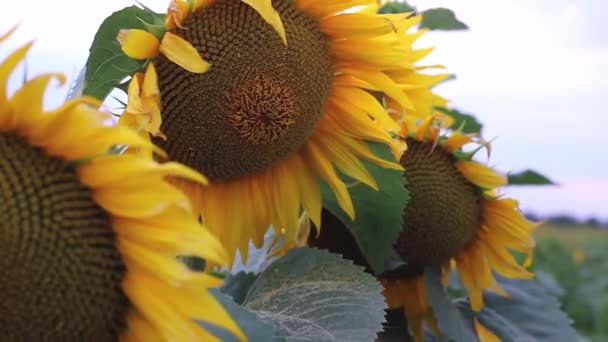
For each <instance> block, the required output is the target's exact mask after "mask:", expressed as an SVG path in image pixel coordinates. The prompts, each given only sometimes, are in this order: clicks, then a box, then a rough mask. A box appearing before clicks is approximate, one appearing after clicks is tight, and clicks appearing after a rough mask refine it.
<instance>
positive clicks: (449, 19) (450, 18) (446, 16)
mask: <svg viewBox="0 0 608 342" xmlns="http://www.w3.org/2000/svg"><path fill="white" fill-rule="evenodd" d="M420 28H428V29H431V30H466V29H468V28H469V27H468V26H467V25H465V24H464V23H463V22H461V21H460V20H458V19H456V15H455V14H454V12H453V11H452V10H450V9H447V8H431V9H429V10H426V11H424V12H422V22H421V23H420Z"/></svg>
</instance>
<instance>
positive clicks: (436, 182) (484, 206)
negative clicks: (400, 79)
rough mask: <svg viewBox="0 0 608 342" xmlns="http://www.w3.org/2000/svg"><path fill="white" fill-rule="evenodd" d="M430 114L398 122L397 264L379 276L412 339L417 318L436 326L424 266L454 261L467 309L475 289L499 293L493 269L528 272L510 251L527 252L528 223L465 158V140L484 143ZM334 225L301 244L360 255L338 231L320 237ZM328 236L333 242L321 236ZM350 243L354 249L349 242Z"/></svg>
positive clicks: (499, 180) (496, 179)
mask: <svg viewBox="0 0 608 342" xmlns="http://www.w3.org/2000/svg"><path fill="white" fill-rule="evenodd" d="M436 119H437V118H436V117H435V116H430V117H428V118H426V119H425V120H423V121H422V122H421V123H420V124H419V125H418V126H416V127H411V126H408V125H407V124H403V129H402V134H403V136H404V138H403V140H404V142H405V143H406V144H407V151H405V153H404V154H403V156H402V157H401V160H400V163H401V165H402V166H403V167H404V169H405V172H404V175H405V178H406V179H407V189H408V190H409V192H410V201H409V203H408V205H407V207H406V209H405V210H404V213H403V214H404V227H403V231H402V233H401V235H400V236H399V237H398V239H397V241H396V243H395V245H394V248H395V251H396V252H397V254H399V256H400V257H401V259H402V260H403V262H404V265H403V266H401V267H399V268H397V269H394V270H391V271H388V272H385V273H384V274H381V275H380V276H379V278H380V280H381V282H382V284H383V285H384V288H385V291H384V295H385V298H386V301H387V304H388V306H389V308H391V309H398V308H403V311H404V314H405V316H406V317H407V320H408V326H409V327H410V329H411V330H412V333H413V335H414V336H415V337H416V338H417V340H418V341H422V336H423V323H424V322H426V323H427V324H428V325H429V326H430V327H431V328H433V329H434V330H436V327H437V324H436V321H435V317H434V314H433V311H432V308H431V307H430V305H429V302H428V299H427V296H426V290H425V289H424V286H423V280H422V273H423V271H424V268H425V267H442V268H443V269H444V275H447V271H448V270H449V269H450V268H451V267H452V266H453V267H455V268H456V269H457V271H458V273H459V276H460V279H461V281H462V284H463V285H464V287H465V288H466V290H467V291H468V294H469V298H470V302H471V307H472V308H473V310H475V311H479V310H481V308H482V306H483V297H482V292H483V290H493V291H496V292H497V293H499V294H501V295H507V293H506V292H505V291H504V290H503V289H502V288H501V287H500V286H499V284H498V283H497V282H496V279H495V277H494V275H493V272H496V273H498V274H500V275H502V276H505V277H510V278H522V279H523V278H530V277H532V276H533V275H532V273H530V272H529V271H527V270H526V268H525V266H526V264H527V263H529V261H530V260H526V262H525V263H524V265H521V264H520V263H518V262H517V261H516V259H515V258H514V256H513V254H512V251H517V252H521V253H525V254H527V255H528V256H531V252H532V249H533V247H534V240H533V239H532V237H531V234H532V231H533V229H534V227H535V224H533V223H532V222H529V221H528V220H527V219H526V218H525V217H524V216H523V215H522V213H521V212H520V211H519V209H518V203H517V202H516V201H515V200H513V199H508V198H500V197H498V196H497V195H496V189H497V188H498V187H500V186H502V185H505V184H506V179H505V177H504V176H502V175H500V174H498V173H497V172H495V171H494V170H492V169H491V168H489V167H487V166H485V165H483V164H480V163H478V162H476V161H474V160H473V156H474V154H475V152H476V151H477V150H479V149H477V150H475V151H472V152H465V151H463V150H462V147H463V146H464V145H466V144H469V143H479V144H480V146H482V147H483V146H485V147H488V148H489V145H488V144H487V143H483V142H482V141H481V140H479V139H476V138H475V137H474V136H471V135H466V134H462V133H460V132H453V133H452V134H451V135H449V136H447V137H446V136H440V132H441V131H440V128H439V127H438V125H436V123H437V122H436ZM409 128H411V129H409ZM346 229H347V228H345V227H344V228H342V230H345V231H347V230H346ZM337 231H338V229H336V228H335V227H331V229H327V227H326V229H323V230H322V231H321V238H310V237H309V243H310V244H311V245H313V246H318V247H324V248H328V247H329V248H330V249H331V250H332V251H334V252H337V253H344V254H345V255H346V256H347V257H349V258H351V259H353V260H355V262H357V261H359V260H364V259H363V258H362V257H361V256H359V255H360V252H357V253H359V254H357V253H353V252H352V251H353V247H344V246H342V245H343V243H344V242H345V241H349V240H348V239H346V238H345V237H344V236H340V237H338V238H336V235H331V236H329V235H328V237H325V238H323V235H324V234H335V232H337ZM311 235H314V234H311ZM333 240H335V241H337V242H332V243H329V242H328V241H333ZM351 240H352V238H351ZM351 244H355V245H354V246H355V248H357V247H356V243H355V242H354V240H352V243H351ZM347 245H348V243H347ZM357 249H358V248H357ZM476 326H480V325H479V324H478V323H476ZM484 329H485V328H483V327H481V328H479V327H477V331H478V334H480V335H482V334H483V335H485V336H486V339H487V340H488V341H490V340H491V332H490V331H488V330H487V329H485V330H484Z"/></svg>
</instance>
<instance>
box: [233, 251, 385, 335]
mask: <svg viewBox="0 0 608 342" xmlns="http://www.w3.org/2000/svg"><path fill="white" fill-rule="evenodd" d="M228 287H232V286H228ZM381 290H382V289H381V287H380V285H379V283H378V282H377V281H376V279H375V278H374V277H372V276H371V275H369V274H367V273H365V272H363V270H362V268H361V267H359V266H355V265H353V264H352V262H350V261H347V260H344V259H342V258H341V257H340V256H338V255H335V254H331V253H329V252H327V251H321V250H316V249H311V248H298V249H293V250H291V251H289V252H288V253H287V254H286V255H285V256H283V257H282V258H280V259H278V260H277V261H275V262H274V263H273V264H272V265H271V266H269V267H268V268H267V269H266V270H265V271H264V272H262V273H261V274H260V275H259V276H258V278H257V279H256V280H255V281H254V282H253V284H252V286H251V287H250V288H249V290H248V292H247V295H246V297H245V300H244V301H243V306H244V308H246V309H248V310H251V311H252V312H255V313H256V315H257V316H258V317H259V318H260V319H262V320H263V321H265V322H267V323H269V324H270V325H272V326H273V327H274V329H275V336H276V337H279V338H284V339H285V340H286V341H319V342H323V341H354V342H356V341H371V340H373V339H374V338H375V336H376V334H377V333H378V331H380V330H381V329H382V322H383V321H384V309H385V307H386V304H385V303H384V297H382V294H381Z"/></svg>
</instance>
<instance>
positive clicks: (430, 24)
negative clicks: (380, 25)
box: [378, 1, 469, 31]
mask: <svg viewBox="0 0 608 342" xmlns="http://www.w3.org/2000/svg"><path fill="white" fill-rule="evenodd" d="M415 11H416V7H414V6H412V5H410V4H408V3H407V2H405V1H403V2H389V3H386V4H384V6H382V7H380V9H379V10H378V13H380V14H385V13H408V12H415ZM420 15H422V21H421V22H420V28H427V29H430V30H444V31H453V30H467V29H468V28H469V27H468V26H467V25H466V24H465V23H463V22H462V21H460V20H458V19H457V18H456V15H455V14H454V12H453V11H452V10H450V9H447V8H431V9H428V10H426V11H424V12H422V13H420Z"/></svg>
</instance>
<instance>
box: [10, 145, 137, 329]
mask: <svg viewBox="0 0 608 342" xmlns="http://www.w3.org/2000/svg"><path fill="white" fill-rule="evenodd" d="M114 240H115V238H114V233H113V231H112V229H111V225H110V219H109V217H108V215H107V214H106V212H105V211H104V210H103V209H102V208H100V207H99V206H98V205H97V204H96V202H95V201H94V200H93V198H92V196H91V192H90V190H89V189H88V188H86V187H84V186H83V185H82V184H81V183H80V182H79V180H78V178H77V176H76V172H75V168H74V166H72V165H70V164H68V163H66V162H65V161H63V160H61V159H58V158H55V157H51V156H48V155H47V154H46V152H44V151H43V150H42V149H40V148H36V147H32V146H31V145H29V144H27V143H26V142H25V141H23V140H22V139H21V138H18V137H17V136H15V135H11V134H6V133H0V270H2V271H1V272H0V327H2V328H1V329H0V341H117V340H118V337H119V335H120V333H121V331H122V329H123V328H124V325H125V321H124V319H125V316H126V311H127V309H128V306H129V305H128V301H127V298H126V297H125V295H124V294H123V292H122V290H121V280H122V278H123V275H124V273H125V268H124V265H123V262H122V259H121V256H120V254H119V252H118V251H117V250H116V247H115V242H114Z"/></svg>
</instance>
